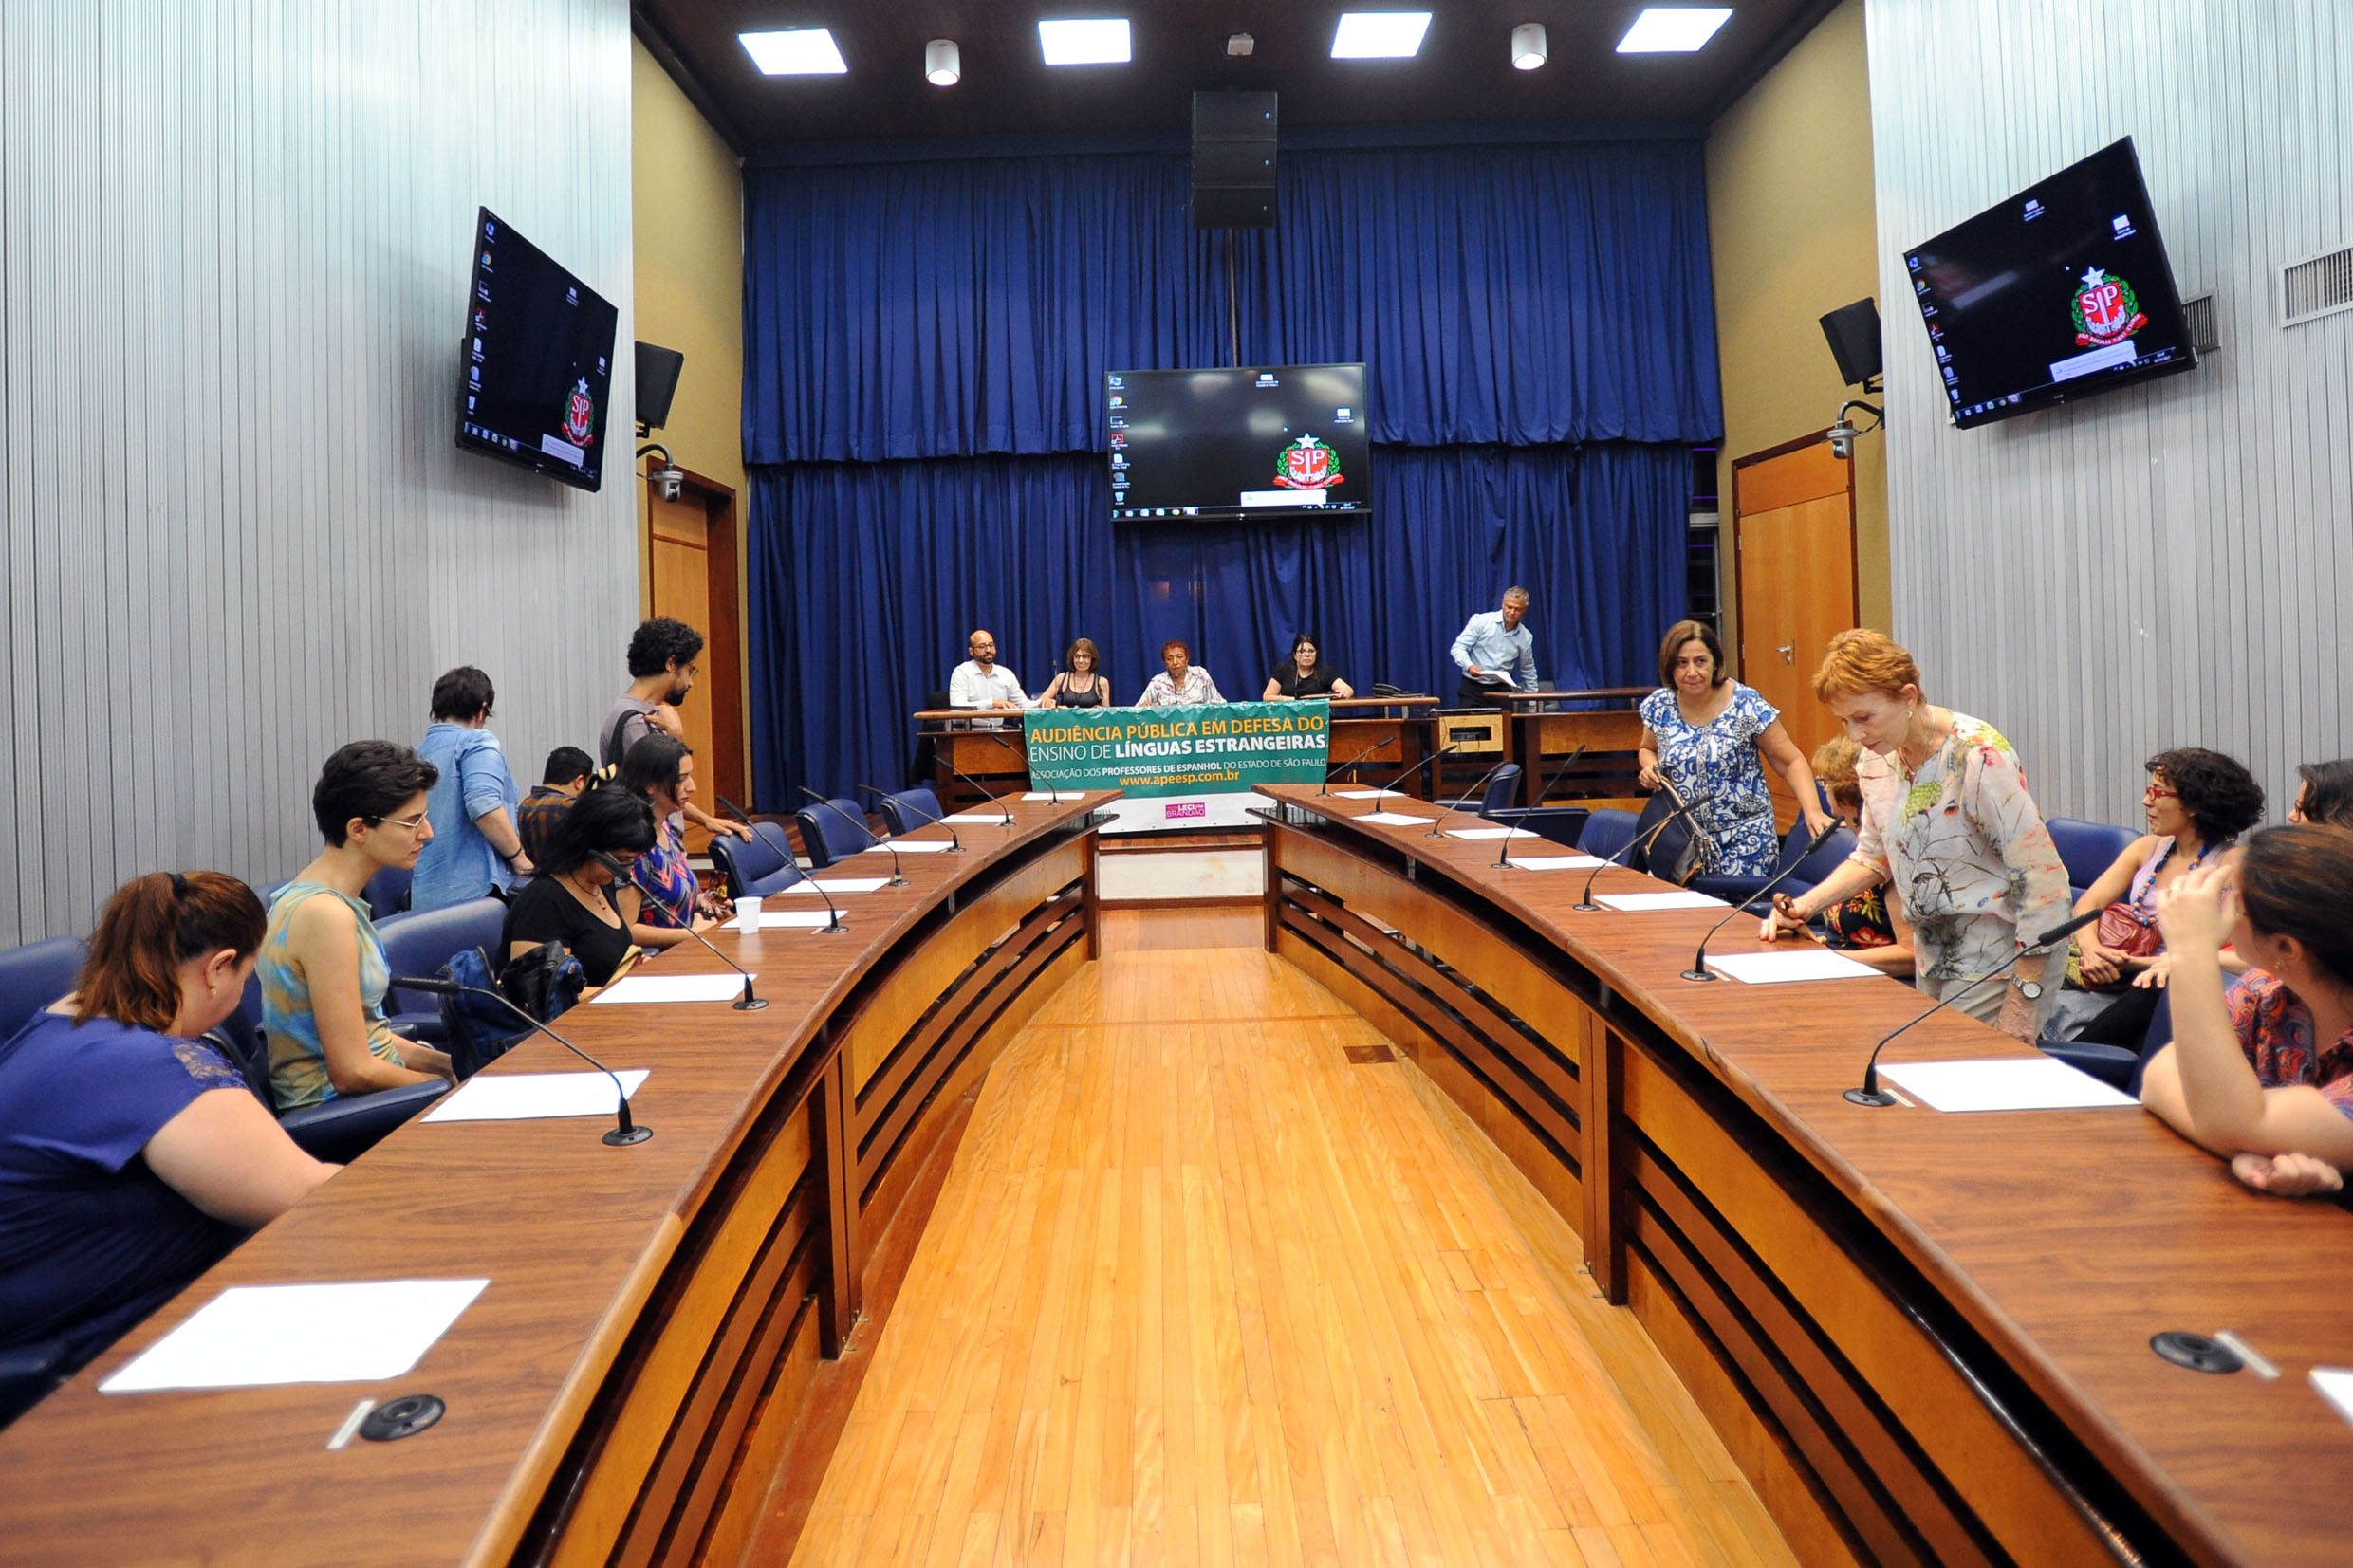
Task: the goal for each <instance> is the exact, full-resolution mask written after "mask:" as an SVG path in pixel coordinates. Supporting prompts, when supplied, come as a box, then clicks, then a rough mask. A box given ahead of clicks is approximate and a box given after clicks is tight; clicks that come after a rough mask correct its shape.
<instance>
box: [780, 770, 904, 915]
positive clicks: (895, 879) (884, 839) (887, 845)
mask: <svg viewBox="0 0 2353 1568" xmlns="http://www.w3.org/2000/svg"><path fill="white" fill-rule="evenodd" d="M798 787H799V788H800V791H801V793H802V794H804V795H806V796H807V797H808V798H809V799H810V800H812V801H815V802H817V803H818V804H819V805H822V806H824V808H825V809H826V810H827V811H830V812H832V813H833V814H834V815H835V816H836V817H839V818H841V819H842V820H843V821H845V822H850V823H853V824H855V825H856V826H857V828H858V831H859V832H861V833H862V834H864V835H865V836H866V837H867V838H869V839H874V841H875V842H876V843H878V844H880V845H881V846H882V847H883V848H884V849H887V850H889V851H890V852H891V880H890V885H891V886H892V887H895V888H903V887H905V886H906V885H907V878H906V876H904V875H903V874H902V873H901V872H900V871H899V846H898V845H896V844H894V843H892V842H891V836H890V835H889V834H887V833H885V834H883V835H882V836H881V837H880V838H875V831H874V829H873V828H872V827H869V826H868V825H867V824H866V823H864V822H862V821H859V820H858V819H857V818H855V817H853V816H851V815H850V814H849V813H848V812H846V811H844V810H843V809H842V808H841V807H840V806H838V805H835V804H834V803H833V802H831V801H828V800H826V799H825V798H824V796H823V795H820V794H818V793H817V791H815V790H814V789H811V788H810V787H809V786H808V785H806V784H802V785H799V786H798ZM809 880H811V881H815V880H816V878H815V877H813V876H812V877H811V878H809ZM817 891H818V892H820V893H824V892H825V890H824V888H819V889H818V890H817ZM825 902H827V903H828V904H830V903H831V902H833V895H831V894H829V893H828V894H825ZM833 920H834V924H835V925H837V926H838V925H840V924H841V923H842V916H841V915H840V914H839V913H836V914H835V915H834V917H833Z"/></svg>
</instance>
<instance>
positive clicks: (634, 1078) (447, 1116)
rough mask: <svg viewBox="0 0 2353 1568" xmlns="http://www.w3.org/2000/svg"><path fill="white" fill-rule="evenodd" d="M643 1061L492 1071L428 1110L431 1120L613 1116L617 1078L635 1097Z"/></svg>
mask: <svg viewBox="0 0 2353 1568" xmlns="http://www.w3.org/2000/svg"><path fill="white" fill-rule="evenodd" d="M645 1074H646V1069H645V1068H643V1067H621V1068H618V1069H616V1070H615V1071H614V1073H613V1076H612V1078H607V1077H606V1076H605V1075H604V1074H602V1073H489V1074H477V1075H476V1076H474V1077H472V1078H470V1079H467V1080H466V1082H465V1085H464V1086H463V1087H462V1088H460V1089H459V1090H458V1091H457V1093H455V1094H454V1095H451V1096H449V1097H447V1098H444V1099H443V1100H442V1101H441V1102H440V1103H439V1104H437V1105H435V1107H434V1108H433V1109H432V1110H430V1111H428V1112H426V1113H425V1119H426V1120H427V1121H535V1120H537V1119H539V1118H540V1117H543V1116H611V1115H612V1114H613V1103H614V1101H613V1079H615V1078H617V1079H621V1087H622V1088H624V1089H626V1090H628V1091H629V1094H630V1096H631V1098H635V1097H636V1095H637V1092H638V1086H639V1084H641V1083H643V1082H644V1081H645Z"/></svg>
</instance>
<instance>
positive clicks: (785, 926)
mask: <svg viewBox="0 0 2353 1568" xmlns="http://www.w3.org/2000/svg"><path fill="white" fill-rule="evenodd" d="M849 923H850V921H849V916H848V915H846V914H845V915H843V917H842V924H843V925H845V926H846V925H848V924H849ZM832 924H833V911H831V910H763V911H761V912H760V929H761V930H762V931H788V930H792V929H794V928H796V927H805V926H830V925H832Z"/></svg>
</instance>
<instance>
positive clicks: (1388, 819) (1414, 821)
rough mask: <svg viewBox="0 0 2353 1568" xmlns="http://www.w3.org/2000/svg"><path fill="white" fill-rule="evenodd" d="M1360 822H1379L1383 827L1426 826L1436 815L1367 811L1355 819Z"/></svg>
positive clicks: (1434, 819) (1433, 820)
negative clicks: (1410, 815)
mask: <svg viewBox="0 0 2353 1568" xmlns="http://www.w3.org/2000/svg"><path fill="white" fill-rule="evenodd" d="M1357 821H1360V822H1379V823H1380V825H1381V826H1383V827H1428V826H1429V825H1430V824H1431V823H1432V822H1435V821H1437V819H1436V817H1409V816H1407V815H1406V814H1405V813H1404V812H1402V811H1368V812H1366V813H1365V814H1364V815H1363V816H1362V817H1359V818H1358V819H1357Z"/></svg>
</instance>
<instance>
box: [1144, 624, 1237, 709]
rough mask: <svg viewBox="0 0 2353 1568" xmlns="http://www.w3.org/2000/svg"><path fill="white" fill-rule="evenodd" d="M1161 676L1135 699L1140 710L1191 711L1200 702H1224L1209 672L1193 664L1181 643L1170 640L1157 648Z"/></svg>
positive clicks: (1189, 650) (1154, 679)
mask: <svg viewBox="0 0 2353 1568" xmlns="http://www.w3.org/2000/svg"><path fill="white" fill-rule="evenodd" d="M1160 663H1161V665H1162V666H1163V669H1162V670H1161V673H1158V674H1157V675H1155V676H1153V677H1152V681H1151V684H1149V685H1147V686H1146V687H1145V688H1144V694H1143V695H1142V696H1140V697H1138V698H1137V699H1136V706H1137V707H1139V708H1194V707H1198V706H1199V705H1200V704H1202V703H1209V702H1223V701H1225V700H1226V699H1225V698H1224V697H1223V696H1221V695H1219V694H1218V691H1217V683H1216V682H1215V681H1214V680H1212V679H1210V675H1209V672H1208V671H1206V670H1204V669H1202V668H1201V667H1200V666H1199V665H1197V664H1195V663H1194V662H1193V650H1192V649H1191V648H1188V647H1187V646H1185V645H1184V644H1183V643H1181V642H1177V641H1175V640H1171V641H1168V642H1165V643H1162V644H1161V645H1160Z"/></svg>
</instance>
